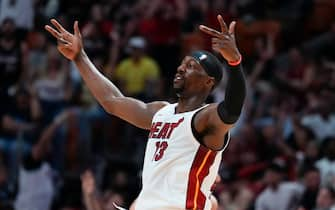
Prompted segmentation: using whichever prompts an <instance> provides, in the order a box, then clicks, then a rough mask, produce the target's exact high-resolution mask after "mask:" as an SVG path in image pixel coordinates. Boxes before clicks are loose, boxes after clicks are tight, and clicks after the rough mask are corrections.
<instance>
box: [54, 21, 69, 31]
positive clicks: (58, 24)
mask: <svg viewBox="0 0 335 210" xmlns="http://www.w3.org/2000/svg"><path fill="white" fill-rule="evenodd" d="M51 23H52V24H53V25H54V26H55V27H56V28H57V29H58V31H59V32H67V33H68V31H67V30H65V29H64V28H63V26H62V25H61V24H60V23H58V21H57V20H55V19H51Z"/></svg>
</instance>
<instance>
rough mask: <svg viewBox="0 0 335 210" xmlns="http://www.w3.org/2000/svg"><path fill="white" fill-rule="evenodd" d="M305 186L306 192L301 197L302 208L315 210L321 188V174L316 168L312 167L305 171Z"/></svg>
mask: <svg viewBox="0 0 335 210" xmlns="http://www.w3.org/2000/svg"><path fill="white" fill-rule="evenodd" d="M303 184H304V187H305V190H304V193H303V194H302V197H301V201H300V208H303V209H304V210H313V209H314V208H315V205H316V198H317V195H318V191H319V187H320V172H319V170H318V169H317V168H316V167H313V166H312V167H310V168H307V169H305V172H304V175H303Z"/></svg>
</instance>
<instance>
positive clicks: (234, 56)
mask: <svg viewBox="0 0 335 210" xmlns="http://www.w3.org/2000/svg"><path fill="white" fill-rule="evenodd" d="M218 21H219V23H220V26H221V32H219V31H216V30H214V29H212V28H208V27H206V26H203V25H201V26H200V30H202V31H203V32H205V33H207V34H209V35H211V36H212V37H213V38H212V49H213V50H214V51H216V52H218V53H220V55H221V56H222V57H223V58H224V59H225V60H226V61H227V63H228V69H227V77H228V78H227V86H226V91H225V98H224V101H222V102H220V103H218V104H211V105H210V106H208V108H206V109H204V110H203V111H202V112H200V113H199V114H198V116H197V117H196V118H195V126H196V129H197V130H198V131H199V130H200V131H201V130H203V131H206V130H207V131H208V130H212V131H213V130H214V132H209V133H208V135H207V136H209V137H206V136H205V139H204V143H205V144H206V145H207V146H208V147H210V148H212V149H221V148H222V146H223V145H224V139H225V138H223V137H224V135H226V133H227V132H228V130H229V129H230V128H231V127H232V126H233V124H234V123H235V122H236V121H237V120H238V118H239V116H240V113H241V110H242V106H243V103H244V98H245V95H246V84H245V78H244V74H243V70H242V65H240V63H241V60H242V57H241V54H240V52H239V50H238V48H237V46H236V41H235V34H234V33H235V24H236V23H235V22H232V23H231V24H230V25H229V28H228V27H227V25H226V24H225V22H224V21H223V18H222V16H221V15H218ZM196 122H198V123H196ZM213 128H214V129H213ZM206 138H207V141H206Z"/></svg>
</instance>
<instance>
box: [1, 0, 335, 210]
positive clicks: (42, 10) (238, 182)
mask: <svg viewBox="0 0 335 210" xmlns="http://www.w3.org/2000/svg"><path fill="white" fill-rule="evenodd" d="M217 14H222V15H223V17H224V20H225V21H226V22H230V21H232V20H237V27H236V34H237V42H238V46H239V49H240V51H241V53H242V55H243V65H244V70H245V72H246V75H247V80H248V97H247V100H246V104H245V107H244V110H243V113H242V116H241V118H240V120H239V122H238V124H237V125H236V127H235V128H234V130H233V133H232V140H231V142H230V145H229V147H228V149H227V150H226V151H225V153H224V155H223V161H222V166H221V169H220V172H219V175H220V177H221V182H220V183H218V184H217V185H216V187H215V190H214V194H215V195H216V197H217V198H218V200H219V209H220V210H223V209H224V210H244V209H245V210H246V209H259V210H262V209H266V208H265V207H261V206H257V205H255V203H257V202H260V201H257V200H259V197H260V195H261V193H262V192H264V189H266V187H267V183H268V181H269V180H268V179H264V176H263V175H264V172H265V171H267V169H268V168H272V169H274V170H273V171H272V172H274V173H275V172H278V171H280V172H282V173H283V183H281V184H287V183H288V184H291V185H292V186H293V187H292V188H285V189H287V191H284V192H283V194H287V195H290V196H286V197H285V196H277V197H271V196H270V197H269V196H268V197H266V196H265V197H266V198H264V199H263V201H262V202H263V203H270V204H271V203H275V202H278V203H285V202H287V203H292V204H296V206H298V207H304V208H305V210H309V209H321V207H325V205H328V206H332V205H333V206H334V205H335V194H334V191H333V190H334V187H335V53H334V49H335V1H333V0H281V1H276V0H210V1H203V0H151V1H150V0H139V1H135V0H122V1H121V0H97V1H90V0H72V1H65V0H0V97H1V100H0V101H1V103H0V119H1V121H0V122H1V124H0V209H5V210H8V209H12V208H13V207H14V206H16V209H18V210H20V209H29V210H32V209H37V210H45V209H44V208H43V205H50V208H49V209H57V210H61V209H62V210H65V209H85V206H84V203H83V199H82V198H83V196H85V191H82V189H81V185H82V183H81V179H80V175H81V174H83V172H84V171H86V170H90V171H91V172H92V173H93V174H94V178H95V184H96V189H97V190H96V191H97V194H98V197H99V199H100V201H101V202H102V203H103V205H104V208H105V209H113V208H114V207H112V206H111V203H112V202H113V201H115V202H116V203H118V204H120V205H122V206H129V204H130V203H131V202H132V200H133V199H134V198H135V197H136V195H137V193H138V192H139V190H140V174H141V165H142V160H143V152H144V149H145V143H146V137H147V133H146V132H145V131H141V130H139V129H137V128H135V127H133V126H131V125H129V124H127V123H125V122H123V121H122V120H120V119H118V118H116V117H113V116H109V115H108V114H107V113H105V112H104V111H103V110H102V108H101V107H100V106H99V105H98V104H97V102H96V101H95V100H94V98H93V97H92V96H91V95H90V94H89V92H88V90H87V89H86V87H85V86H84V85H83V82H82V80H81V79H80V76H79V75H78V72H77V71H76V69H75V66H74V65H73V64H72V63H70V62H69V61H67V60H66V59H65V58H63V57H62V56H61V55H60V54H59V53H58V52H57V48H56V42H55V40H54V39H53V38H52V37H51V36H50V35H48V34H47V33H46V32H45V31H44V25H45V24H47V23H49V20H50V18H53V17H54V18H56V19H57V20H59V21H60V22H61V23H62V24H64V26H65V27H66V29H68V30H70V31H72V24H73V21H74V20H78V21H79V25H80V28H81V31H82V35H83V38H84V45H85V50H86V51H87V53H88V55H89V57H90V58H91V59H92V61H93V62H94V63H95V65H96V66H97V67H98V68H99V70H100V71H101V72H102V73H103V74H104V75H105V76H107V77H108V78H109V79H111V80H112V81H114V82H115V83H117V84H118V85H119V87H120V88H121V90H122V91H123V92H124V93H125V94H126V95H128V96H133V97H136V98H139V99H141V100H144V101H152V100H168V101H170V102H173V101H175V99H176V98H175V95H174V94H173V91H172V90H171V81H172V78H173V75H174V73H175V71H176V68H177V66H178V64H179V62H180V61H181V59H182V57H183V56H184V55H186V54H187V53H188V52H190V51H191V50H194V49H207V50H210V38H209V37H208V36H206V35H203V34H201V33H200V32H199V30H198V29H197V26H198V25H199V24H204V25H208V26H210V27H215V28H219V25H218V24H217V20H216V15H217ZM143 53H146V56H145V57H141V59H143V62H140V64H138V65H133V63H132V58H134V56H135V57H136V56H143V55H144V54H143ZM224 87H225V84H224V81H223V82H222V84H221V85H220V86H219V87H218V88H217V89H216V90H215V91H214V93H213V94H212V95H211V97H210V98H209V99H208V100H209V101H219V100H222V99H223V96H224ZM46 133H47V134H48V135H47V134H46ZM41 142H44V143H41ZM45 142H46V143H45ZM36 145H38V146H39V147H38V148H42V149H40V150H39V152H38V154H39V156H38V158H37V161H36V156H34V155H31V154H32V151H33V150H34V149H33V148H35V149H36V148H37V146H36ZM32 157H33V159H34V158H35V159H34V160H33V161H32V160H31V159H32ZM41 163H43V164H42V165H41ZM42 166H43V167H45V168H44V169H45V171H44V172H43V173H44V175H43V176H42V177H43V178H39V177H34V173H32V175H31V176H30V177H29V183H28V184H27V186H28V187H27V189H26V190H22V185H21V186H20V185H19V184H18V181H19V180H21V181H22V183H27V182H28V181H27V180H28V178H27V177H28V176H22V174H23V173H22V171H26V172H31V171H34V170H35V171H36V170H42V169H41V168H43V167H42ZM49 166H50V168H49ZM44 169H43V170H44ZM25 179H27V180H25ZM50 182H51V183H52V184H51V185H50V186H49V184H50ZM280 182H281V181H280ZM284 182H285V183H284ZM291 185H290V186H291ZM46 186H49V187H46ZM20 187H21V188H20ZM157 190H159V189H157ZM37 191H40V192H41V193H40V194H38V193H36V192H37ZM18 197H20V199H21V201H20V202H23V201H24V200H25V201H26V204H25V205H23V204H24V202H23V203H20V204H18V201H17V200H18ZM327 199H328V200H327ZM43 202H44V203H43ZM327 202H328V204H325V203H327ZM255 206H256V207H257V208H256V207H255ZM333 208H334V207H333ZM287 209H297V208H287ZM300 209H302V208H300ZM324 209H327V208H324ZM328 209H330V207H329V208H328Z"/></svg>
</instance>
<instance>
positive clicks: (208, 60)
mask: <svg viewBox="0 0 335 210" xmlns="http://www.w3.org/2000/svg"><path fill="white" fill-rule="evenodd" d="M191 56H192V57H193V58H194V59H195V60H196V61H197V62H198V63H199V64H200V65H201V66H202V68H204V70H205V71H206V72H207V74H208V76H211V77H214V78H215V81H216V84H218V83H220V81H221V79H222V69H223V66H222V64H221V62H220V61H219V59H218V58H217V57H216V56H215V55H213V54H212V53H210V52H207V51H193V52H192V53H191Z"/></svg>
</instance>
